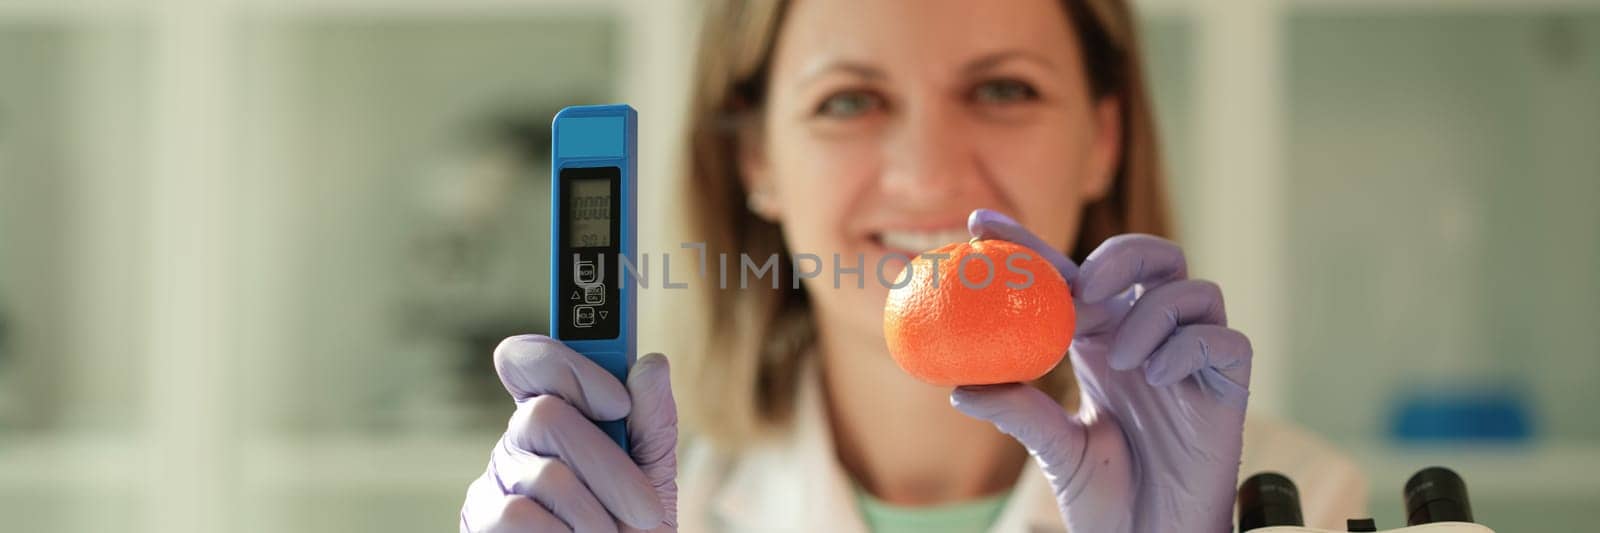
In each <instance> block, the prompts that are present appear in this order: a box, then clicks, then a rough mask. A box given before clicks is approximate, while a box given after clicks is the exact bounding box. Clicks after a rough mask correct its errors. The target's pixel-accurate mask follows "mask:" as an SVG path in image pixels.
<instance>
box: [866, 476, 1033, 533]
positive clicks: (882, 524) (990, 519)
mask: <svg viewBox="0 0 1600 533" xmlns="http://www.w3.org/2000/svg"><path fill="white" fill-rule="evenodd" d="M1010 496H1011V491H1006V492H1005V493H1002V494H1000V495H998V496H991V497H988V498H984V499H981V500H973V501H967V502H959V503H952V504H947V505H936V506H930V507H905V506H900V505H892V504H888V503H884V502H883V501H882V500H879V499H877V498H874V497H872V495H871V494H867V491H865V490H861V487H856V507H857V508H858V509H861V518H862V519H863V520H865V521H866V522H867V530H868V531H871V532H872V533H983V532H984V531H988V530H989V527H990V526H993V525H994V521H995V520H996V519H998V518H999V517H1000V510H1001V509H1003V508H1005V505H1006V500H1007V499H1008V498H1009V497H1010Z"/></svg>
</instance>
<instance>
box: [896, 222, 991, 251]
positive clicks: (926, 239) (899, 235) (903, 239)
mask: <svg viewBox="0 0 1600 533" xmlns="http://www.w3.org/2000/svg"><path fill="white" fill-rule="evenodd" d="M880 237H881V238H882V239H883V245H884V246H887V247H889V248H890V249H894V250H904V251H907V252H916V253H922V252H926V251H928V250H932V249H934V248H938V247H940V246H944V245H946V244H950V243H953V242H962V241H966V240H967V239H970V238H971V237H972V235H970V234H968V233H967V230H966V228H956V229H946V230H938V231H885V232H883V233H881V234H880Z"/></svg>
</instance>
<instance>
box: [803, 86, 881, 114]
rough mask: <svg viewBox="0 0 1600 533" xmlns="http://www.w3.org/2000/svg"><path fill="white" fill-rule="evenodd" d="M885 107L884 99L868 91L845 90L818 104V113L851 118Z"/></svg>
mask: <svg viewBox="0 0 1600 533" xmlns="http://www.w3.org/2000/svg"><path fill="white" fill-rule="evenodd" d="M880 107H883V100H882V99H880V98H878V96H877V95H874V94H872V93H869V92H866V91H845V92H841V93H837V94H834V95H832V96H829V97H828V98H827V99H826V100H823V101H822V105H819V106H817V114H818V115H821V116H825V117H831V118H851V117H857V116H861V115H864V114H866V113H869V112H871V111H874V110H876V109H878V108H880Z"/></svg>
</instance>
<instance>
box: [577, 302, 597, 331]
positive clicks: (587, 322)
mask: <svg viewBox="0 0 1600 533" xmlns="http://www.w3.org/2000/svg"><path fill="white" fill-rule="evenodd" d="M572 325H573V326H576V327H580V328H587V327H591V326H594V308H593V307H590V306H587V305H578V306H573V307H572Z"/></svg>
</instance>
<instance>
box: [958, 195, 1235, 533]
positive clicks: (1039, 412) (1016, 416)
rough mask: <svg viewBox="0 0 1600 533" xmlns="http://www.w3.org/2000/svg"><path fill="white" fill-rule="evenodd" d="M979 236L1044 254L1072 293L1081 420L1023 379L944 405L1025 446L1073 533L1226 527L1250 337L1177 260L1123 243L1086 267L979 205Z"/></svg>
mask: <svg viewBox="0 0 1600 533" xmlns="http://www.w3.org/2000/svg"><path fill="white" fill-rule="evenodd" d="M967 227H968V230H969V231H971V233H972V235H973V236H974V237H976V238H980V239H1002V240H1007V241H1011V242H1015V243H1018V244H1021V245H1024V246H1027V247H1029V248H1031V249H1033V250H1034V251H1035V252H1037V253H1039V254H1041V255H1042V256H1043V257H1044V258H1045V259H1046V260H1048V261H1049V262H1050V263H1051V264H1053V265H1055V267H1056V270H1058V271H1060V272H1061V275H1062V277H1064V278H1066V280H1067V282H1068V283H1069V284H1070V285H1071V286H1072V297H1073V300H1074V303H1075V304H1076V305H1077V313H1078V315H1077V322H1078V323H1077V332H1076V334H1075V335H1074V337H1073V340H1072V350H1071V357H1072V370H1073V372H1074V373H1075V374H1076V375H1077V378H1078V386H1079V388H1080V389H1081V390H1082V402H1081V406H1080V408H1079V411H1078V412H1077V413H1068V412H1066V411H1065V410H1064V409H1062V408H1061V406H1060V405H1059V404H1058V403H1057V402H1056V401H1055V400H1052V399H1051V398H1050V397H1048V396H1046V395H1045V394H1044V393H1043V392H1041V391H1039V390H1038V389H1036V388H1033V387H1031V386H1028V385H1025V384H1020V383H1009V384H1003V385H990V386H978V387H960V388H957V389H956V390H955V391H954V392H952V393H951V394H950V403H951V404H952V405H954V406H955V407H956V408H957V409H959V410H961V411H962V412H964V413H966V414H968V415H970V416H973V417H976V418H981V419H985V420H989V421H991V422H993V423H994V424H995V426H996V427H998V428H999V429H1000V431H1002V432H1005V433H1006V434H1008V435H1011V436H1012V437H1014V438H1016V439H1017V440H1018V441H1020V442H1021V443H1022V445H1023V446H1025V447H1027V449H1028V451H1029V453H1031V454H1032V455H1033V457H1034V459H1035V460H1036V461H1037V462H1038V464H1039V466H1040V467H1041V468H1043V469H1044V473H1045V476H1046V477H1047V478H1048V479H1049V480H1050V483H1051V486H1052V487H1053V488H1054V489H1055V495H1056V503H1057V505H1058V506H1059V507H1060V509H1061V515H1062V518H1063V519H1065V520H1066V523H1067V527H1068V529H1070V530H1071V531H1073V532H1074V533H1118V532H1139V533H1144V532H1172V531H1184V532H1197V533H1199V532H1209V533H1224V532H1228V531H1232V529H1233V526H1232V510H1233V497H1234V489H1235V484H1236V483H1237V482H1238V476H1239V456H1240V452H1241V451H1242V446H1243V432H1244V414H1245V405H1246V403H1247V402H1246V400H1248V398H1249V395H1250V391H1249V386H1250V357H1251V350H1250V340H1249V339H1248V338H1246V337H1245V336H1244V334H1242V333H1239V332H1238V331H1235V330H1232V329H1228V327H1227V317H1226V315H1225V313H1224V311H1223V306H1222V293H1221V292H1220V290H1219V289H1218V288H1217V286H1216V284H1213V283H1210V282H1206V281H1200V280H1191V279H1188V268H1187V266H1186V263H1185V261H1184V257H1183V251H1182V250H1180V249H1179V248H1178V246H1177V245H1176V244H1173V243H1172V242H1170V241H1167V240H1164V239H1161V238H1158V237H1154V236H1150V235H1119V236H1117V237H1113V238H1111V239H1108V240H1106V242H1105V243H1104V244H1102V245H1100V247H1099V248H1098V249H1096V250H1095V251H1094V252H1093V253H1091V254H1089V258H1088V260H1087V261H1085V262H1084V264H1083V268H1081V269H1080V268H1078V266H1077V265H1074V264H1073V263H1072V261H1071V260H1069V259H1067V258H1066V257H1065V256H1063V255H1062V254H1061V252H1059V251H1057V250H1055V249H1054V248H1052V247H1050V246H1049V245H1048V244H1046V243H1045V242H1043V241H1041V240H1040V239H1039V238H1038V237H1036V236H1034V235H1033V234H1032V233H1030V232H1028V230H1026V229H1023V228H1022V226H1020V225H1018V224H1017V223H1016V222H1015V221H1013V220H1011V219H1009V218H1006V217H1005V216H1004V215H1001V214H1000V213H996V212H994V211H989V210H984V209H980V210H977V211H974V212H973V213H972V216H971V217H970V218H969V219H968V220H967Z"/></svg>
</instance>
